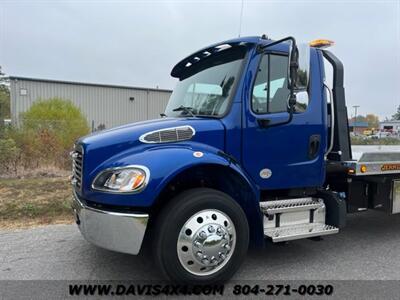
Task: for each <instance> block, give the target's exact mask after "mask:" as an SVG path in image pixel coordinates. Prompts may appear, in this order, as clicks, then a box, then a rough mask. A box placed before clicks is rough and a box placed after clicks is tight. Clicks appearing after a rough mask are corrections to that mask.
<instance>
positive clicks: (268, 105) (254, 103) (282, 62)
mask: <svg viewBox="0 0 400 300" xmlns="http://www.w3.org/2000/svg"><path fill="white" fill-rule="evenodd" d="M287 68H288V57H287V56H284V55H275V54H266V55H264V56H263V58H262V60H261V63H260V66H259V69H258V73H257V76H256V80H255V83H254V87H253V94H252V100H251V107H252V110H253V111H254V112H255V113H257V114H267V113H277V112H286V111H287V101H288V97H289V92H290V91H289V89H288V87H287V85H288V82H287Z"/></svg>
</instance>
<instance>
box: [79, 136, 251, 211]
mask: <svg viewBox="0 0 400 300" xmlns="http://www.w3.org/2000/svg"><path fill="white" fill-rule="evenodd" d="M141 150H142V151H138V149H137V148H136V149H134V150H133V151H131V150H128V151H124V152H121V153H119V154H118V155H116V156H113V157H111V158H110V159H108V160H106V161H105V162H103V163H102V164H100V165H99V166H97V167H96V168H95V169H94V170H93V171H92V172H90V174H88V176H87V178H86V179H87V182H86V183H85V186H86V192H85V197H86V199H87V200H91V199H93V200H95V201H96V202H99V203H103V204H108V205H117V206H131V207H149V206H151V205H152V204H153V202H154V201H155V199H156V198H157V196H158V195H159V193H160V192H161V190H162V189H163V188H164V187H165V186H166V185H167V184H168V182H170V180H171V179H172V178H174V177H175V176H176V175H177V174H179V173H181V172H183V171H184V170H187V169H189V168H192V167H195V166H199V165H206V164H210V165H218V166H223V167H228V168H230V169H232V170H234V171H235V172H236V173H238V174H239V175H240V176H241V177H242V178H243V180H244V181H245V182H246V183H247V184H248V185H249V187H250V188H251V189H252V191H253V193H254V194H255V195H256V194H257V193H256V190H257V189H256V187H255V186H254V184H253V183H252V182H251V180H250V179H249V177H248V176H247V175H245V173H244V172H243V171H242V170H241V169H240V167H239V166H238V165H236V164H234V163H232V162H230V161H229V160H228V159H227V158H226V157H224V156H221V155H219V154H218V153H219V152H220V150H219V149H216V148H214V147H211V146H209V145H205V144H202V143H197V142H189V143H180V144H164V145H157V146H156V147H151V148H144V149H141ZM195 152H198V153H200V154H199V155H198V156H197V157H196V156H195ZM129 165H143V166H145V167H147V168H148V169H149V170H150V180H149V182H148V185H147V187H146V188H145V189H144V190H143V191H142V192H140V193H137V194H112V193H107V192H99V191H94V190H92V189H91V188H90V185H91V183H92V181H93V180H94V178H95V176H96V175H97V174H98V173H99V172H101V171H102V170H104V169H107V168H113V167H123V166H129Z"/></svg>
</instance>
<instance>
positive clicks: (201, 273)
mask: <svg viewBox="0 0 400 300" xmlns="http://www.w3.org/2000/svg"><path fill="white" fill-rule="evenodd" d="M248 244H249V226H248V223H247V218H246V215H245V213H244V212H243V210H242V208H241V207H240V205H239V204H238V203H237V202H235V200H233V199H232V198H231V197H230V196H228V195H227V194H225V193H222V192H220V191H217V190H213V189H208V188H196V189H191V190H187V191H184V192H183V193H181V194H179V195H178V196H176V197H175V198H173V199H172V200H171V202H170V203H168V204H167V205H166V206H165V207H164V208H163V210H162V212H161V213H160V215H158V216H157V220H156V222H155V227H154V235H153V251H154V256H155V260H156V263H157V264H158V266H159V268H160V269H161V270H162V271H163V273H164V274H165V275H166V276H167V277H168V278H169V279H171V280H173V281H176V282H181V283H197V284H199V283H200V284H207V283H215V282H223V281H226V280H228V279H229V278H231V277H232V275H233V274H234V273H235V272H236V271H237V269H238V268H239V267H240V265H241V264H242V262H243V260H244V258H245V255H246V253H247V249H248Z"/></svg>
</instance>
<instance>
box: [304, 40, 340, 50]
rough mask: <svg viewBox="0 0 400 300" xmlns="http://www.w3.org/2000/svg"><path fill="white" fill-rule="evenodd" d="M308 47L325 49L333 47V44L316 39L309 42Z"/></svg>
mask: <svg viewBox="0 0 400 300" xmlns="http://www.w3.org/2000/svg"><path fill="white" fill-rule="evenodd" d="M309 45H310V47H315V48H320V49H325V48H328V47H331V46H333V45H335V42H334V41H331V40H323V39H318V40H313V41H311V42H310V43H309Z"/></svg>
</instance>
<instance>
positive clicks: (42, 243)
mask: <svg viewBox="0 0 400 300" xmlns="http://www.w3.org/2000/svg"><path fill="white" fill-rule="evenodd" d="M399 244H400V215H397V216H396V215H395V216H386V215H385V214H383V213H380V212H365V213H361V214H358V215H350V216H349V219H348V226H347V227H346V228H345V229H343V230H342V231H341V232H340V233H339V234H337V235H332V236H328V237H325V238H324V240H323V241H311V240H299V241H293V242H290V243H288V244H284V245H276V244H270V245H269V246H268V248H266V249H264V250H257V251H254V250H252V251H250V252H249V254H248V256H247V258H246V261H245V263H244V264H243V266H242V267H241V269H240V270H239V272H238V273H237V274H236V276H235V277H234V279H237V280H242V279H254V280H265V279H267V280H294V279H299V280H344V279H364V280H374V279H380V280H383V279H385V280H386V279H393V280H399V279H400V248H399ZM16 279H17V280H18V279H30V280H38V279H41V280H43V279H46V280H61V279H64V280H110V279H114V280H154V279H161V277H160V275H159V273H158V272H157V269H156V268H154V264H153V262H152V259H151V256H149V255H148V254H141V255H139V256H131V255H125V254H119V253H114V252H110V251H107V250H103V249H100V248H97V247H95V246H92V245H90V244H89V243H87V242H86V241H85V240H84V239H83V238H82V237H81V235H80V233H79V231H78V229H77V228H76V226H75V225H54V226H46V227H39V228H34V229H28V230H18V231H1V232H0V280H16Z"/></svg>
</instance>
